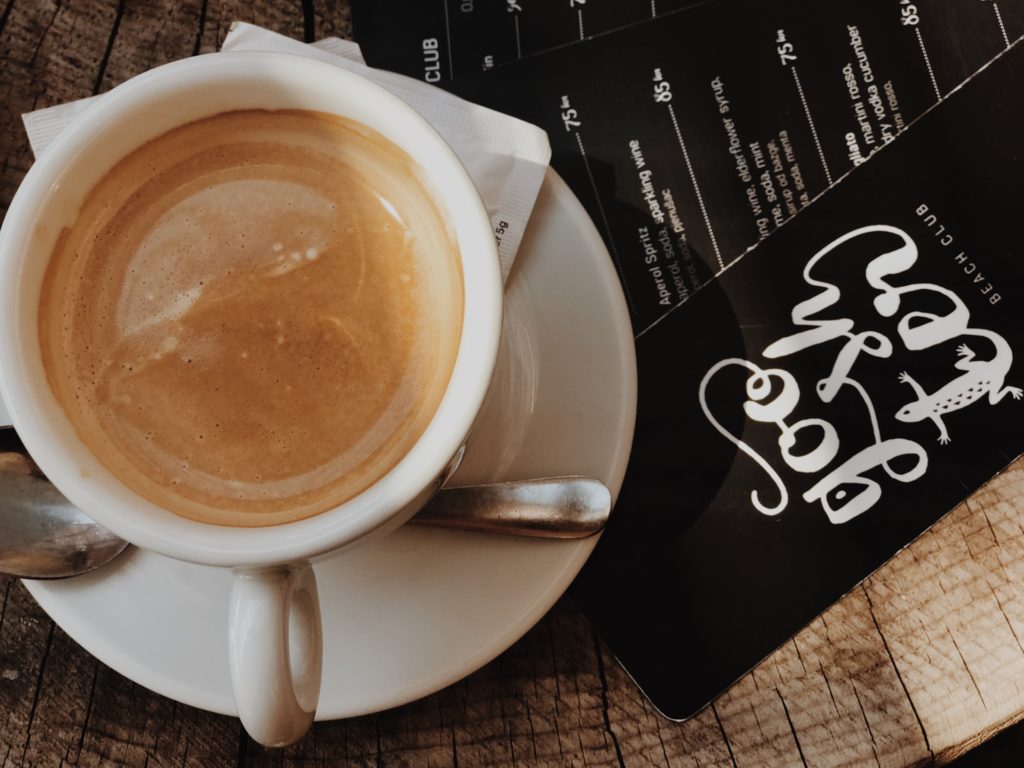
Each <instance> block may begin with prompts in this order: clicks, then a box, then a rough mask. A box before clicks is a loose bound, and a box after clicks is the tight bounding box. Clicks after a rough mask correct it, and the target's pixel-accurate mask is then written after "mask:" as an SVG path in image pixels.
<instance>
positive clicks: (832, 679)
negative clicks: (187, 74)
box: [0, 0, 1024, 768]
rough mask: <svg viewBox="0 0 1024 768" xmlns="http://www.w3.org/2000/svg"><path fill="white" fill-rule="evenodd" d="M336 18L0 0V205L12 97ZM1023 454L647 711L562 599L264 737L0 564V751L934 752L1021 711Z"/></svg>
mask: <svg viewBox="0 0 1024 768" xmlns="http://www.w3.org/2000/svg"><path fill="white" fill-rule="evenodd" d="M235 19H241V20H245V21H251V22H255V23H258V24H262V25H264V26H266V27H268V28H270V29H273V30H275V31H278V32H281V33H284V34H286V35H290V36H292V37H295V38H298V39H305V40H312V39H315V38H318V37H325V36H328V35H342V36H344V35H345V34H346V33H347V32H348V30H349V21H348V8H347V2H345V0H254V1H253V2H248V1H246V0H180V1H179V0H131V1H129V0H0V107H2V109H0V157H2V160H3V166H2V169H0V212H5V211H6V210H7V205H8V204H9V202H10V199H11V196H12V195H13V194H14V191H15V189H16V188H17V186H18V183H19V181H20V180H21V178H22V176H23V175H24V173H25V171H26V170H27V169H28V168H29V166H30V165H31V164H32V155H31V153H30V152H29V148H28V142H27V141H26V139H25V136H24V132H23V130H22V127H21V122H20V118H19V115H20V113H22V112H27V111H30V110H32V109H35V108H38V107H44V106H48V105H51V104H56V103H59V102H62V101H66V100H69V99H76V98H80V97H83V96H88V95H90V94H94V93H99V92H101V91H104V90H107V89H109V88H111V87H112V86H114V85H116V84H117V83H120V82H122V81H123V80H126V79H127V78H129V77H131V76H133V75H136V74H138V73H140V72H143V71H145V70H146V69H149V68H150V67H153V66H155V65H157V64H162V63H164V62H167V61H171V60H173V59H178V58H182V57H185V56H189V55H192V54H195V53H199V52H208V51H213V50H216V49H217V47H218V45H219V44H220V42H221V41H222V40H223V39H224V35H225V34H226V33H227V30H228V26H229V25H230V23H231V21H233V20H235ZM1022 515H1024V464H1022V463H1018V464H1016V465H1014V467H1013V468H1011V469H1010V470H1009V471H1008V472H1006V473H1005V474H1003V475H1002V476H1001V477H999V478H997V479H996V480H994V481H992V482H991V483H990V484H989V485H988V486H987V487H986V488H984V489H982V490H981V491H980V492H978V493H977V494H975V495H974V496H973V497H972V498H971V499H970V500H969V501H968V502H967V503H965V504H963V505H961V506H960V507H958V508H957V509H956V510H955V511H954V512H952V513H951V514H950V515H949V516H947V517H946V518H945V519H944V520H942V521H941V522H940V523H939V524H938V525H936V526H935V527H934V528H933V529H932V530H931V531H930V532H928V533H926V534H925V535H924V536H922V537H921V538H920V539H919V540H918V541H916V542H914V543H913V544H912V545H911V546H910V547H908V548H907V549H906V550H904V551H903V552H902V553H900V554H899V555H898V556H897V557H895V558H894V559H893V560H892V561H890V562H889V563H888V564H887V565H886V566H884V567H883V568H882V569H881V570H880V571H879V572H878V573H876V574H875V575H874V576H872V577H871V578H870V579H868V580H867V581H866V582H865V583H864V584H863V585H862V586H860V587H858V588H857V589H855V590H854V591H853V592H852V593H850V594H849V595H847V596H846V597H845V598H844V599H843V600H841V601H840V602H839V603H838V604H836V605H835V606H833V607H832V608H830V609H829V610H828V611H826V613H825V614H824V615H823V616H822V617H820V618H819V619H817V620H816V621H814V623H813V624H811V625H810V626H809V627H808V628H806V629H805V630H803V631H802V632H800V633H799V634H798V635H797V636H796V637H795V638H794V639H793V640H791V641H790V642H789V643H787V644H786V645H785V646H783V647H782V648H780V649H779V650H778V651H777V652H776V653H775V654H773V655H772V656H771V657H770V658H768V659H767V660H766V661H764V662H763V663H762V664H760V665H759V666H758V667H757V669H756V670H754V671H753V672H752V673H751V674H748V675H746V676H745V677H744V678H743V679H742V680H740V681H739V682H738V683H737V684H736V685H734V686H733V688H732V689H731V690H729V691H728V692H726V693H725V694H724V695H722V696H721V697H720V698H719V699H718V700H717V701H715V702H714V704H713V705H712V706H711V707H708V708H707V709H706V710H705V711H704V712H702V713H701V714H700V715H698V716H697V717H695V718H694V719H692V720H690V721H688V722H686V723H681V724H677V723H672V722H668V721H666V720H663V719H661V718H660V717H659V716H658V715H657V714H655V712H654V711H653V710H652V708H651V707H650V706H649V705H648V704H647V703H646V702H645V701H644V699H643V698H642V697H641V695H640V694H639V692H638V691H637V689H636V688H635V687H634V686H633V685H632V683H631V682H630V680H629V678H628V677H627V676H626V674H625V673H624V672H623V671H622V670H621V669H620V668H619V667H618V665H617V664H616V662H615V660H614V658H613V657H612V656H611V655H610V653H609V652H608V650H607V649H606V648H605V647H604V646H602V644H601V642H600V641H599V640H598V639H597V638H596V637H595V635H594V633H593V632H592V631H591V629H590V628H589V627H588V625H587V624H586V622H585V621H584V620H583V618H582V617H581V616H580V614H579V613H578V612H577V611H576V610H575V609H574V608H573V607H572V606H571V604H569V603H567V602H565V601H563V602H562V603H560V604H558V605H557V606H556V607H555V609H554V610H552V611H551V613H550V614H549V615H548V616H546V617H545V618H544V619H543V620H542V621H541V622H540V624H538V625H537V626H536V627H535V628H534V629H533V630H531V631H530V632H529V633H528V634H527V635H526V637H524V638H523V639H522V640H520V641H519V642H518V643H517V644H516V645H514V646H513V647H512V648H511V649H510V650H509V651H507V652H506V653H505V654H503V655H502V656H501V657H499V658H498V659H497V660H495V661H494V662H492V663H491V664H489V665H487V666H486V667H484V668H483V669H482V670H480V671H478V672H476V673H475V674H473V675H471V676H470V677H469V678H467V679H466V680H464V681H462V682H460V683H457V684H456V685H453V686H451V687H450V688H448V689H446V690H444V691H441V692H440V693H437V694H435V695H433V696H430V697H427V698H426V699H423V700H421V701H418V702H415V703H413V704H410V705H407V706H404V707H401V708H399V709H396V710H391V711H388V712H383V713H381V714H378V715H372V716H368V717H361V718H358V719H354V720H347V721H338V722H332V723H321V724H318V725H317V726H315V727H314V729H313V730H312V732H311V733H310V734H309V735H308V736H307V737H306V738H305V739H304V740H303V741H302V742H300V743H299V744H297V745H296V746H294V747H291V748H289V749H287V750H283V751H271V750H264V749H262V748H260V747H259V746H257V745H256V744H254V743H253V742H252V741H250V740H249V739H248V738H247V737H246V735H245V733H244V732H243V731H242V730H241V728H240V726H239V723H238V721H237V720H235V719H233V718H227V717H222V716H218V715H211V714H209V713H206V712H203V711H200V710H196V709H192V708H190V707H186V706H183V705H180V704H177V703H176V702H173V701H171V700H169V699H165V698H163V697H161V696H157V695H155V694H153V693H151V692H149V691H148V690H146V689H145V688H142V687H141V686H138V685H136V684H134V683H132V682H131V681H129V680H127V679H125V678H124V677H121V676H120V675H118V674H117V673H115V672H113V671H111V670H110V669H108V668H106V667H105V666H104V665H102V664H100V663H99V662H97V661H96V660H95V659H93V658H92V657H91V656H89V654H87V653H86V652H85V651H83V650H82V649H81V648H79V647H78V645H76V644H75V642H74V641H73V640H71V639H70V638H69V637H68V636H67V635H65V634H64V632H62V631H61V630H60V629H59V628H57V627H56V626H55V625H54V623H53V622H52V621H50V619H49V618H48V617H47V616H46V614H44V613H43V611H42V610H41V609H40V608H39V607H38V606H37V605H36V604H35V603H34V602H33V600H32V598H31V597H29V595H28V593H27V592H26V590H25V588H24V587H23V586H22V585H21V584H20V583H19V582H18V581H15V580H11V579H2V580H0V591H2V592H3V604H2V607H0V723H2V725H0V754H2V755H3V758H2V760H3V766H57V765H64V764H68V765H82V766H99V765H130V766H171V765H174V766H182V765H184V766H196V767H197V768H218V767H219V766H231V765H238V766H260V765H288V766H292V765H296V766H297V765H307V764H313V763H315V764H317V765H348V764H351V765H385V766H391V765H403V766H405V765H407V766H417V767H418V766H449V765H450V766H484V765H486V766H491V765H557V766H561V765H573V766H576V765H579V766H583V765H626V766H638V765H658V766H661V765H671V766H689V765H693V766H703V765H721V766H730V765H735V766H774V765H785V766H789V765H808V766H840V765H842V766H847V765H849V766H853V765H858V766H859V765H864V766H876V765H877V766H908V765H930V764H933V763H934V764H944V763H946V762H949V761H950V760H952V759H953V758H955V757H956V756H958V755H959V754H961V753H962V752H964V751H965V750H967V749H970V748H971V747H972V746H973V745H975V744H976V743H978V742H979V741H981V740H983V739H985V738H986V737H988V736H990V735H991V734H992V733H994V732H995V731H996V730H998V729H999V728H1001V727H1003V726H1005V725H1007V724H1009V723H1011V722H1013V721H1015V720H1017V719H1019V718H1021V717H1022V716H1024V586H1022V585H1024V528H1022V519H1024V517H1022Z"/></svg>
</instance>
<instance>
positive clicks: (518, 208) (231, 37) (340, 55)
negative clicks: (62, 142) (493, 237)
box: [21, 21, 551, 278]
mask: <svg viewBox="0 0 1024 768" xmlns="http://www.w3.org/2000/svg"><path fill="white" fill-rule="evenodd" d="M221 50H224V51H275V52H278V53H290V54H292V55H295V56H307V57H309V58H312V59H320V60H321V61H326V62H328V63H330V64H334V65H335V66H338V67H342V68H344V69H348V70H350V71H352V72H355V73H357V74H359V75H362V76H363V77H365V78H367V79H368V80H373V81H374V82H376V83H377V84H378V85H382V86H383V87H384V88H386V89H388V90H389V91H391V92H392V93H393V94H394V95H395V96H398V97H399V98H400V99H402V101H404V102H405V103H406V104H408V105H409V106H411V107H412V108H413V109H415V110H416V111H417V112H419V113H420V114H421V115H423V117H425V118H426V119H427V121H428V122H429V123H430V124H431V125H433V126H434V128H435V129H436V130H437V132H438V133H440V134H441V136H443V137H444V139H445V141H447V142H448V143H449V144H450V145H451V147H452V149H454V150H455V154H457V155H458V156H459V159H460V160H461V161H462V164H463V165H465V166H466V170H467V171H469V174H470V176H472V178H473V181H474V182H475V183H476V187H477V189H478V190H479V192H480V197H481V198H482V199H483V201H484V206H485V207H486V208H487V212H488V214H489V215H490V217H491V224H492V225H493V226H494V228H495V230H496V231H499V232H500V233H501V238H500V240H499V243H498V256H499V258H500V259H501V270H502V274H503V275H504V276H505V277H506V278H507V277H508V273H509V270H510V269H511V268H512V262H513V260H514V259H515V255H516V250H517V249H518V248H519V243H520V241H521V240H522V237H523V232H524V231H525V229H526V222H527V221H528V220H529V218H530V212H531V211H532V210H533V204H534V202H536V200H537V193H538V192H539V191H540V185H541V183H542V182H543V181H544V172H545V170H546V169H547V166H548V161H549V160H550V159H551V146H550V144H548V137H547V134H546V133H545V132H544V131H543V130H542V129H540V128H538V127H537V126H535V125H531V124H530V123H526V122H523V121H522V120H519V119H517V118H514V117H510V116H508V115H503V114H501V113H500V112H495V111H494V110H491V109H486V108H485V107H480V106H477V105H476V104H471V103H470V102H468V101H465V100H463V99H460V98H459V97H458V96H453V95H452V94H450V93H448V92H446V91H442V90H441V89H440V88H437V87H435V86H433V85H428V84H427V83H423V82H420V81H419V80H414V79H412V78H411V77H406V76H405V75H397V74H395V73H393V72H385V71H384V70H381V69H373V68H372V67H368V66H366V64H364V63H363V57H362V54H361V53H360V51H359V46H358V45H357V44H356V43H353V42H351V41H349V40H341V39H340V38H337V37H329V38H326V39H324V40H320V41H318V42H315V43H311V44H308V45H307V44H305V43H300V42H299V41H297V40H292V39H291V38H289V37H285V36H283V35H279V34H277V33H276V32H271V31H269V30H266V29H263V28H262V27H257V26H254V25H252V24H246V23H244V22H238V21H236V22H235V23H234V24H232V25H231V29H230V31H229V32H228V35H227V37H226V38H225V39H224V44H223V45H222V46H221ZM102 98H103V94H100V95H99V96H92V97H90V98H87V99H80V100H79V101H72V102H69V103H67V104H59V105H57V106H55V107H48V108H46V109H40V110H37V111H35V112H29V113H28V114H25V115H22V117H21V119H22V121H23V122H24V124H25V130H26V132H27V133H28V140H29V143H30V144H31V145H32V152H33V153H35V155H36V156H37V157H38V156H39V155H40V154H41V153H42V152H43V151H45V150H46V147H47V146H49V144H50V142H51V141H53V140H54V139H55V138H56V137H57V135H58V134H59V133H60V132H61V131H62V130H63V129H64V127H65V126H66V125H68V123H70V122H71V121H72V120H73V119H74V118H75V116H76V115H78V114H79V113H80V112H82V111H83V110H85V109H86V108H88V107H89V106H91V105H92V103H93V102H94V101H96V100H98V99H102Z"/></svg>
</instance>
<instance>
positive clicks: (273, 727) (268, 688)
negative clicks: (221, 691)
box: [228, 563, 323, 747]
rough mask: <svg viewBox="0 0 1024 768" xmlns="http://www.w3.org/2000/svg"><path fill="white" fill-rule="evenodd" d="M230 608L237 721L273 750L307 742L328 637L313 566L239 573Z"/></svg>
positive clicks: (317, 695)
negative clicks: (324, 631)
mask: <svg viewBox="0 0 1024 768" xmlns="http://www.w3.org/2000/svg"><path fill="white" fill-rule="evenodd" d="M234 576H235V579H234V583H233V585H232V588H231V601H230V606H229V609H228V621H229V624H228V657H229V660H230V667H231V684H232V687H233V688H234V692H235V704H236V706H237V707H238V716H239V717H240V718H241V720H242V725H243V726H245V730H246V731H248V732H249V735H250V736H252V738H253V739H255V740H256V741H258V742H259V743H260V744H263V745H264V746H268V747H283V746H287V745H288V744H293V743H294V742H296V741H298V740H299V739H301V738H302V736H303V734H305V733H306V731H308V730H309V727H310V725H311V724H312V723H313V716H314V714H316V706H317V702H318V700H319V698H320V673H321V670H322V668H323V630H322V629H321V624H320V599H319V597H318V596H317V589H316V576H315V575H314V574H313V567H312V566H311V565H310V564H309V563H301V564H298V565H289V566H281V567H275V568H237V569H235V572H234Z"/></svg>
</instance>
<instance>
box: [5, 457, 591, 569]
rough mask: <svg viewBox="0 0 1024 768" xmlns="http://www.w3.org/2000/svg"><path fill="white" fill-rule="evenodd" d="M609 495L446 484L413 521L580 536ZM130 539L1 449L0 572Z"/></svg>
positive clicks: (79, 565)
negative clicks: (449, 486)
mask: <svg viewBox="0 0 1024 768" xmlns="http://www.w3.org/2000/svg"><path fill="white" fill-rule="evenodd" d="M610 512H611V495H610V494H609V492H608V489H607V488H606V487H605V486H604V485H603V484H602V483H600V482H599V481H597V480H591V479H589V478H585V477H552V478H544V479H540V480H524V481H520V482H512V483H494V484H491V485H475V486H466V487H463V488H443V489H441V491H439V492H438V494H437V495H436V496H435V497H434V498H433V499H432V500H431V501H430V503H429V504H428V505H427V506H426V507H425V508H424V509H422V510H421V511H420V512H419V513H418V514H417V515H416V517H414V518H413V520H412V522H414V523H418V524H421V525H429V526H436V527H441V528H457V529H461V530H468V531H479V532H487V533H501V534H510V535H515V536H534V537H542V538H554V539H576V538H584V537H587V536H592V535H593V534H595V533H597V532H599V531H600V530H601V529H602V528H603V527H604V525H605V523H606V522H607V520H608V515H609V513H610ZM127 546H128V542H126V541H125V540H124V539H121V538H119V537H117V536H115V535H114V534H113V533H111V532H110V531H108V530H107V529H106V528H104V527H103V526H101V525H100V524H99V523H97V522H96V521H95V520H93V519H92V518H90V517H89V516H87V515H86V514H85V513H84V512H82V511H81V510H80V509H78V508H77V507H75V506H74V505H73V504H72V503H71V502H70V501H68V500H67V499H66V498H64V496H63V495H62V494H61V493H60V491H58V490H57V489H56V488H55V487H54V486H53V484H52V483H51V482H50V481H49V480H47V479H46V477H45V476H44V475H43V473H42V472H41V471H40V470H39V467H37V466H36V465H35V462H33V461H32V459H31V458H29V456H28V454H27V453H26V452H25V451H24V449H22V450H15V451H8V452H0V572H2V573H7V574H10V575H12V576H18V577H21V578H26V579H62V578H67V577H69V576H77V575H79V574H82V573H87V572H89V571H91V570H94V569H96V568H99V567H100V566H101V565H105V564H106V563H108V562H110V561H111V560H113V559H114V558H115V557H117V556H118V555H119V554H121V553H122V552H123V551H124V550H125V548H126V547H127Z"/></svg>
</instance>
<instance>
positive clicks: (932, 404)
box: [896, 328, 1024, 445]
mask: <svg viewBox="0 0 1024 768" xmlns="http://www.w3.org/2000/svg"><path fill="white" fill-rule="evenodd" d="M965 333H966V334H968V335H972V336H981V337H982V338H985V339H988V340H989V341H991V342H992V344H993V346H995V349H996V353H995V356H993V357H992V359H991V360H975V359H974V351H973V350H971V348H970V347H968V346H967V345H966V344H961V345H960V346H959V347H957V350H956V351H957V354H958V355H959V356H960V359H959V360H957V361H956V363H955V364H954V367H955V368H956V369H957V370H961V371H965V373H964V374H963V375H961V376H958V377H957V378H955V379H953V380H952V381H951V382H949V383H948V384H946V385H945V386H944V387H942V388H941V389H939V390H938V391H937V392H934V393H933V394H930V395H929V394H928V393H927V392H925V391H924V389H922V388H921V385H920V384H918V383H917V382H916V381H914V380H913V379H912V378H911V377H910V374H908V373H907V372H906V371H904V372H903V373H901V374H900V381H901V382H902V383H904V384H909V385H910V386H911V387H913V389H914V393H915V394H916V395H917V400H915V401H914V402H912V403H908V404H907V405H905V406H903V407H902V408H900V410H899V411H897V413H896V418H897V420H899V421H903V422H917V421H924V420H925V419H931V421H932V422H934V424H935V426H936V427H938V428H939V442H940V443H942V444H943V445H946V444H947V443H948V442H949V433H948V432H947V431H946V425H945V424H943V422H942V417H943V416H944V415H945V414H947V413H950V412H951V411H958V410H960V409H961V408H966V407H967V406H968V405H970V404H971V403H973V402H975V401H976V400H980V399H981V398H982V397H984V396H985V395H988V402H989V405H995V404H996V403H998V402H999V401H1000V400H1002V399H1003V398H1004V397H1006V396H1007V395H1010V396H1011V397H1013V399H1014V400H1020V399H1021V395H1022V394H1024V390H1021V388H1020V387H1007V386H1004V383H1005V378H1006V374H1007V373H1008V372H1009V370H1010V365H1011V364H1012V363H1013V351H1012V350H1011V349H1010V345H1009V344H1007V343H1006V340H1005V339H1004V338H1003V337H1002V336H1000V335H999V334H998V333H993V332H992V331H986V330H980V329H974V328H968V329H967V330H966V332H965Z"/></svg>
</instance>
